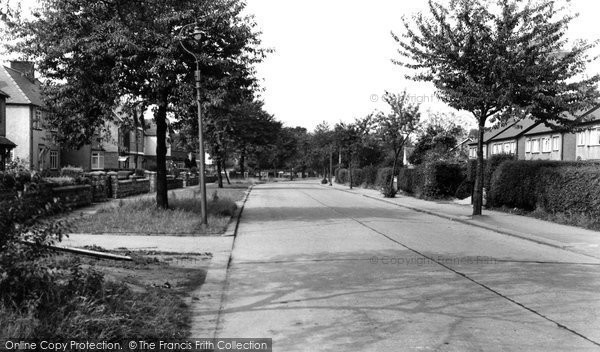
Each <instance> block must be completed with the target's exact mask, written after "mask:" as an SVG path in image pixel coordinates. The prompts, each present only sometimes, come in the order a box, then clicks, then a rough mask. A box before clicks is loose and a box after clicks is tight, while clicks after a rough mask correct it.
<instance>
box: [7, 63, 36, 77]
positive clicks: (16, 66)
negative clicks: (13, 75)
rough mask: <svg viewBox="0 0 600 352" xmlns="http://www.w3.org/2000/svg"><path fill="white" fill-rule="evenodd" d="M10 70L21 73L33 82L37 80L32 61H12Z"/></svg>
mask: <svg viewBox="0 0 600 352" xmlns="http://www.w3.org/2000/svg"><path fill="white" fill-rule="evenodd" d="M10 68H12V69H13V70H17V71H19V72H21V73H22V74H23V75H25V77H27V78H29V79H30V80H32V81H33V80H34V79H35V65H34V64H33V62H31V61H11V62H10Z"/></svg>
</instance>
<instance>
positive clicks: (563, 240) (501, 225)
mask: <svg viewBox="0 0 600 352" xmlns="http://www.w3.org/2000/svg"><path fill="white" fill-rule="evenodd" d="M324 187H329V186H324ZM333 188H335V189H337V190H341V191H345V192H352V193H355V194H360V195H362V196H365V197H368V198H372V199H377V200H379V201H383V202H388V203H391V204H395V205H398V206H401V207H405V208H408V209H412V210H416V211H421V212H424V213H427V214H431V215H436V216H440V217H443V218H446V219H449V220H454V221H458V222H462V223H465V224H470V225H473V226H478V227H481V228H485V229H488V230H492V231H496V232H499V233H502V234H505V235H509V236H515V237H520V238H523V239H527V240H530V241H533V242H537V243H540V244H546V245H549V246H553V247H557V248H563V249H568V250H570V251H574V252H577V253H581V254H585V255H589V256H592V257H594V258H597V259H600V232H597V231H592V230H587V229H584V228H579V227H574V226H567V225H561V224H556V223H552V222H549V221H544V220H539V219H535V218H531V217H527V216H520V215H515V214H508V213H505V212H501V211H493V210H483V215H482V216H476V217H473V216H472V215H471V214H472V207H471V206H470V205H461V204H456V203H454V202H451V201H426V200H422V199H417V198H413V197H409V196H403V195H397V196H396V197H395V198H383V196H382V195H381V192H379V191H377V190H374V189H364V188H353V189H352V190H350V189H349V188H348V187H347V186H342V185H338V184H334V185H333Z"/></svg>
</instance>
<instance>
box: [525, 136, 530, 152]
mask: <svg viewBox="0 0 600 352" xmlns="http://www.w3.org/2000/svg"><path fill="white" fill-rule="evenodd" d="M525 153H531V139H528V140H526V141H525Z"/></svg>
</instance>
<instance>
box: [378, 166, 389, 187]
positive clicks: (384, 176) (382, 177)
mask: <svg viewBox="0 0 600 352" xmlns="http://www.w3.org/2000/svg"><path fill="white" fill-rule="evenodd" d="M391 177H392V168H391V167H382V168H381V169H379V170H377V178H376V180H375V185H376V186H377V187H384V186H385V185H389V184H390V181H391Z"/></svg>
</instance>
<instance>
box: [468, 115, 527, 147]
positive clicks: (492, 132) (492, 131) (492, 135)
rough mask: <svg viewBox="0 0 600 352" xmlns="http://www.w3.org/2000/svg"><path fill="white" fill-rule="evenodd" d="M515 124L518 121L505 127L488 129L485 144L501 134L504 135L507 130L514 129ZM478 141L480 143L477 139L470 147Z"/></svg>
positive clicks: (484, 137) (485, 134) (484, 135)
mask: <svg viewBox="0 0 600 352" xmlns="http://www.w3.org/2000/svg"><path fill="white" fill-rule="evenodd" d="M515 123H516V121H514V120H513V121H511V122H509V123H507V124H506V125H504V126H495V127H492V128H491V129H486V131H485V132H484V133H483V143H487V142H489V141H490V140H491V139H492V138H495V137H496V136H498V135H499V134H501V133H503V132H504V131H506V130H507V129H509V128H510V127H512V125H514V124H515ZM477 141H478V139H477V138H475V139H473V141H472V142H471V143H469V144H468V145H476V144H477Z"/></svg>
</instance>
